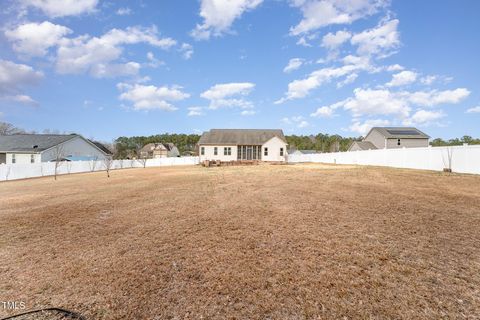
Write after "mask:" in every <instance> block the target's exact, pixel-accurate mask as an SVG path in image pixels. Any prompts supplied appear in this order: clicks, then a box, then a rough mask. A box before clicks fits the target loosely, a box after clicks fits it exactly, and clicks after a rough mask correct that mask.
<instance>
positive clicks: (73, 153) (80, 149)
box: [0, 134, 111, 164]
mask: <svg viewBox="0 0 480 320" xmlns="http://www.w3.org/2000/svg"><path fill="white" fill-rule="evenodd" d="M110 155H111V152H110V151H109V150H108V149H107V148H105V146H103V145H102V146H101V147H100V144H99V143H98V142H93V141H90V140H88V139H85V138H84V137H82V136H80V135H78V134H14V135H8V136H0V164H2V163H6V164H11V163H39V162H48V161H52V160H55V159H56V158H57V157H59V158H61V159H62V160H67V161H72V160H92V159H97V160H102V159H105V157H107V156H110Z"/></svg>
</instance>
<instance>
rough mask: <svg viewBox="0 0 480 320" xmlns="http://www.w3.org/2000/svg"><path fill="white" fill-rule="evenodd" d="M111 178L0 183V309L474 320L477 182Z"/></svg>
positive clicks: (317, 173)
mask: <svg viewBox="0 0 480 320" xmlns="http://www.w3.org/2000/svg"><path fill="white" fill-rule="evenodd" d="M111 175H112V177H111V178H110V179H108V178H107V177H106V174H105V173H102V172H100V173H89V174H79V175H71V176H61V177H59V180H58V181H54V180H53V178H42V179H32V180H24V181H16V182H15V181H14V182H6V183H0V219H1V223H0V301H24V302H25V303H26V306H27V309H39V308H45V307H60V308H64V309H67V310H72V311H76V312H79V313H81V314H82V315H85V316H87V318H88V319H201V318H204V319H225V318H227V319H332V318H347V319H350V318H352V319H358V318H369V319H370V318H372V319H386V318H395V319H419V318H422V319H439V318H449V319H454V318H455V319H456V318H472V319H473V318H478V317H480V177H478V176H468V175H449V174H443V173H432V172H422V171H409V170H396V169H387V168H366V167H354V166H349V167H342V166H322V165H286V166H269V165H260V166H252V167H219V168H202V167H175V168H152V169H129V170H122V171H114V172H112V173H111ZM0 307H1V305H0ZM14 313H15V312H13V311H8V310H4V309H1V308H0V318H1V317H4V316H7V315H11V314H14Z"/></svg>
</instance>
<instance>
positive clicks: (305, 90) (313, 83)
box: [275, 56, 372, 104]
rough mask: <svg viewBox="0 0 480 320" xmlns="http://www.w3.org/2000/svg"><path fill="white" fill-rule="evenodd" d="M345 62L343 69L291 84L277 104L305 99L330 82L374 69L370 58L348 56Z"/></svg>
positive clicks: (327, 70) (324, 70)
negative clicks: (313, 91)
mask: <svg viewBox="0 0 480 320" xmlns="http://www.w3.org/2000/svg"><path fill="white" fill-rule="evenodd" d="M344 62H345V63H346V64H345V65H343V66H341V67H328V68H322V69H319V70H316V71H314V72H312V73H310V75H309V76H308V77H306V78H304V79H300V80H294V81H292V82H290V83H289V84H288V90H287V92H286V94H285V97H284V98H282V99H280V100H277V101H276V102H275V103H276V104H280V103H283V102H285V101H287V100H292V99H299V98H304V97H306V96H307V95H308V94H309V93H310V91H311V90H313V89H315V88H318V87H320V86H321V85H323V84H325V83H328V82H330V81H331V80H332V79H338V78H342V77H347V76H348V75H350V74H353V73H356V72H357V71H360V70H371V68H372V67H371V65H370V64H369V60H368V58H364V57H355V56H347V57H345V59H344ZM354 78H355V76H354ZM354 78H353V79H352V77H350V79H349V80H347V82H348V81H353V80H355V79H354Z"/></svg>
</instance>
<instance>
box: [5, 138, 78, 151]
mask: <svg viewBox="0 0 480 320" xmlns="http://www.w3.org/2000/svg"><path fill="white" fill-rule="evenodd" d="M75 137H78V135H76V134H68V135H67V134H14V135H10V136H0V151H4V152H8V151H16V152H42V151H44V150H47V149H50V148H51V147H54V146H56V145H58V144H60V143H62V142H65V141H68V140H70V139H73V138H75ZM35 146H36V147H35Z"/></svg>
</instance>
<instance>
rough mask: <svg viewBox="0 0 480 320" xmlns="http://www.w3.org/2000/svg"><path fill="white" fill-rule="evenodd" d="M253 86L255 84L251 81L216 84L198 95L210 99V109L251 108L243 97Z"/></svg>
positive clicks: (249, 103)
mask: <svg viewBox="0 0 480 320" xmlns="http://www.w3.org/2000/svg"><path fill="white" fill-rule="evenodd" d="M254 87H255V84H254V83H251V82H232V83H222V84H216V85H214V86H212V87H211V88H210V89H208V90H207V91H205V92H203V93H202V94H201V95H200V97H202V98H204V99H207V100H210V105H209V108H210V109H218V108H221V107H239V108H242V109H251V108H253V105H252V103H251V102H250V101H247V100H245V99H244V98H243V97H244V96H247V95H249V94H250V92H251V91H252V89H253V88H254Z"/></svg>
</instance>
